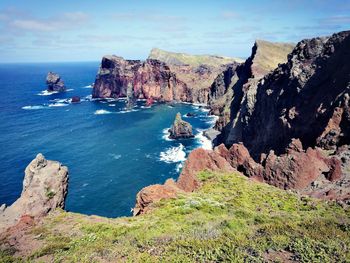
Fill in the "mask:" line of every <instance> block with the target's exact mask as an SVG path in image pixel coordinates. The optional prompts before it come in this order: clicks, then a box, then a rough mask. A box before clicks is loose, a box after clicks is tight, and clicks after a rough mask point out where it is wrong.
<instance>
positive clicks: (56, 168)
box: [0, 154, 68, 232]
mask: <svg viewBox="0 0 350 263" xmlns="http://www.w3.org/2000/svg"><path fill="white" fill-rule="evenodd" d="M67 189H68V169H67V167H65V166H62V165H61V164H60V163H59V162H56V161H49V160H46V159H45V157H44V156H43V155H42V154H38V155H37V156H36V158H35V159H34V160H33V161H31V163H30V164H29V165H28V166H27V168H26V169H25V176H24V180H23V190H22V193H21V196H20V197H19V198H18V199H17V200H16V201H15V202H14V203H13V204H12V205H11V206H9V207H6V206H5V205H2V209H1V211H0V232H2V231H3V230H4V229H6V228H8V227H10V226H12V225H14V224H16V223H17V222H19V221H20V219H21V218H22V217H23V216H27V217H34V218H37V217H42V216H44V215H46V214H47V213H48V212H50V211H52V210H54V209H55V208H58V207H59V208H64V201H65V198H66V195H67Z"/></svg>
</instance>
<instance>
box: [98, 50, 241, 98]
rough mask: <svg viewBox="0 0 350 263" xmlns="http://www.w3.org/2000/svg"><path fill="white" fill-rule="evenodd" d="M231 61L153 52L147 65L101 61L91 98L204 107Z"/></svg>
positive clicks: (109, 59) (109, 58) (108, 58)
mask: <svg viewBox="0 0 350 263" xmlns="http://www.w3.org/2000/svg"><path fill="white" fill-rule="evenodd" d="M231 63H235V64H237V63H238V62H237V60H236V59H233V58H225V57H219V56H192V55H187V54H180V53H171V52H165V51H160V50H158V49H153V50H152V51H151V54H150V56H149V58H148V59H147V60H146V61H140V60H125V59H123V58H121V57H117V56H105V57H103V58H102V62H101V66H100V69H99V72H98V74H97V76H96V81H95V84H94V89H93V97H94V98H106V97H114V98H118V97H128V98H129V97H131V96H133V97H134V98H136V99H154V100H158V101H166V102H170V101H182V102H196V103H207V102H208V99H209V90H210V86H211V84H212V82H213V81H214V79H215V78H216V76H217V75H218V74H220V73H221V72H222V71H223V70H225V68H226V66H227V65H228V64H231Z"/></svg>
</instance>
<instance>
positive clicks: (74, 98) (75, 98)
mask: <svg viewBox="0 0 350 263" xmlns="http://www.w3.org/2000/svg"><path fill="white" fill-rule="evenodd" d="M79 102H80V97H79V96H73V97H72V103H79Z"/></svg>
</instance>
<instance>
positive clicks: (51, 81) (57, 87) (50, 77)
mask: <svg viewBox="0 0 350 263" xmlns="http://www.w3.org/2000/svg"><path fill="white" fill-rule="evenodd" d="M46 85H47V90H48V91H58V92H63V91H66V86H65V84H64V82H63V80H62V79H61V77H60V75H58V74H57V73H53V72H51V71H50V72H49V73H47V76H46Z"/></svg>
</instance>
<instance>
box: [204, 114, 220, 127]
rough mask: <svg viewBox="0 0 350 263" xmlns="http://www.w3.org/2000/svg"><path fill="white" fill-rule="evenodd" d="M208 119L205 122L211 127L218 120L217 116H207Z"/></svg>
mask: <svg viewBox="0 0 350 263" xmlns="http://www.w3.org/2000/svg"><path fill="white" fill-rule="evenodd" d="M208 118H209V120H208V121H207V123H208V124H210V125H211V126H212V127H213V126H214V125H215V122H216V121H217V120H218V119H219V116H216V115H211V116H208Z"/></svg>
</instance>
